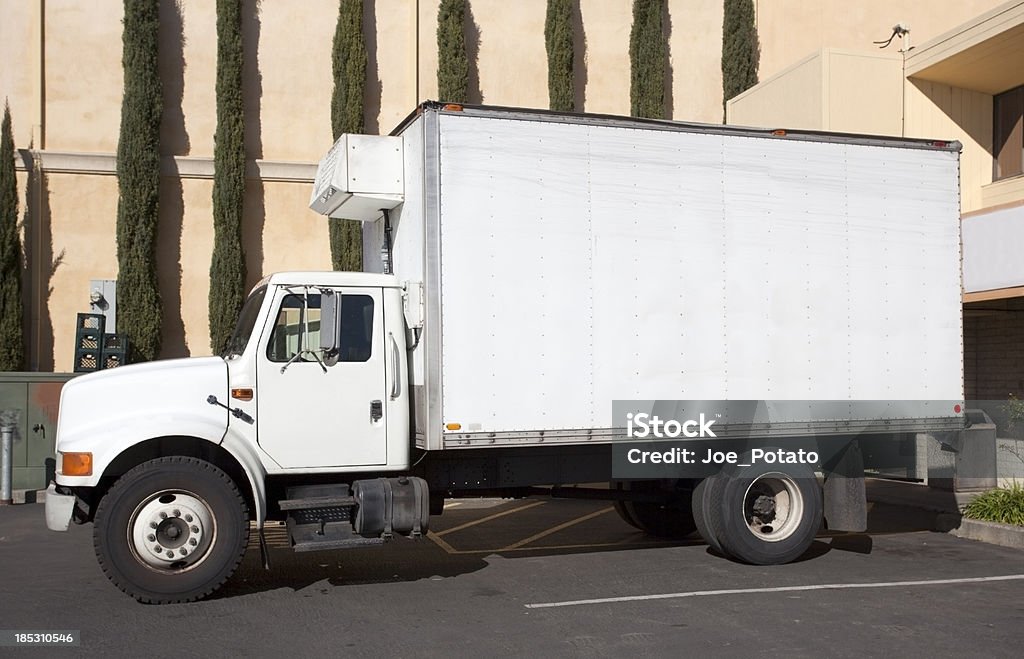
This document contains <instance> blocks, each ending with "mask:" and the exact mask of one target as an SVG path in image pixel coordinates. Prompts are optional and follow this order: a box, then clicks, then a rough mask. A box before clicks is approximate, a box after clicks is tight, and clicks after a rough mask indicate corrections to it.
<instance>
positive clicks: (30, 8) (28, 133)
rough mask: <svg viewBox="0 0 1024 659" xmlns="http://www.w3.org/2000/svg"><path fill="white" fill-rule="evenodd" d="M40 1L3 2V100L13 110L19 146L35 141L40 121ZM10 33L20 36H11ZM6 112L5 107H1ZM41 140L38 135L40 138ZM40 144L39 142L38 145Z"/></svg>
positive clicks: (0, 93) (0, 68) (0, 9)
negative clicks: (34, 133)
mask: <svg viewBox="0 0 1024 659" xmlns="http://www.w3.org/2000/svg"><path fill="white" fill-rule="evenodd" d="M39 2H40V0H30V1H25V2H10V1H7V2H3V3H2V4H0V12H2V13H0V25H2V27H0V31H2V32H0V34H2V35H3V38H0V62H3V65H2V66H0V102H6V103H7V104H8V105H9V106H10V109H11V119H12V121H11V124H12V127H13V129H14V141H15V144H16V145H17V146H22V147H24V146H28V145H29V143H31V142H32V140H33V133H32V127H33V126H36V125H38V124H39V123H40V121H41V120H40V117H39V109H40V106H41V103H40V102H39V88H38V85H39V79H40V78H39V65H40V45H39V20H38V14H39V11H40V7H39ZM7 35H17V38H8V36H7ZM0 111H2V109H0ZM36 141H37V143H38V137H37V138H36ZM37 145H38V144H37Z"/></svg>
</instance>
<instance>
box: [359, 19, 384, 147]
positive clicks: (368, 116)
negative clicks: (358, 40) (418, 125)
mask: <svg viewBox="0 0 1024 659" xmlns="http://www.w3.org/2000/svg"><path fill="white" fill-rule="evenodd" d="M363 35H365V39H366V89H365V90H364V92H363V128H364V130H365V132H366V133H367V134H369V135H377V134H378V133H380V106H381V102H382V98H381V97H382V96H383V93H384V85H383V83H382V82H381V80H380V64H379V62H378V57H377V3H375V2H368V3H365V4H364V9H363Z"/></svg>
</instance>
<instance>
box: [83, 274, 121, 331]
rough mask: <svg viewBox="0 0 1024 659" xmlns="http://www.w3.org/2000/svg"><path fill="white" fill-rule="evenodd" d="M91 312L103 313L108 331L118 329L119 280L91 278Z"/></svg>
mask: <svg viewBox="0 0 1024 659" xmlns="http://www.w3.org/2000/svg"><path fill="white" fill-rule="evenodd" d="M89 313H98V314H102V315H103V318H104V319H105V322H104V325H103V326H104V328H105V331H107V332H116V331H117V280H116V279H90V280H89Z"/></svg>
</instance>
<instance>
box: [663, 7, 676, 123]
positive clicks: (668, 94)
mask: <svg viewBox="0 0 1024 659" xmlns="http://www.w3.org/2000/svg"><path fill="white" fill-rule="evenodd" d="M661 34H662V39H664V40H665V62H664V64H665V81H664V86H665V104H664V105H665V116H664V117H663V118H664V119H671V118H672V116H673V114H674V113H675V96H674V95H673V90H672V52H671V44H672V15H671V13H669V10H668V3H665V4H663V5H662V10H661Z"/></svg>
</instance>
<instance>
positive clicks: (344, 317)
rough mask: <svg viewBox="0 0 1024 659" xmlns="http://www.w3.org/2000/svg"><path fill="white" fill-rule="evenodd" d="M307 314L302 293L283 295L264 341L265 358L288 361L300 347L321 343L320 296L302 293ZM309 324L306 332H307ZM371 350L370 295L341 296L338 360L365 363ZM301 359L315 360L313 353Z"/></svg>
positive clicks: (371, 306)
mask: <svg viewBox="0 0 1024 659" xmlns="http://www.w3.org/2000/svg"><path fill="white" fill-rule="evenodd" d="M305 297H306V299H307V300H308V305H307V306H306V307H305V309H306V310H308V313H307V314H305V315H304V313H303V311H304V305H303V296H302V295H286V296H285V297H284V299H283V300H282V301H281V306H280V308H279V309H278V311H277V320H276V321H275V322H274V329H273V330H271V333H270V340H269V341H268V342H267V358H268V359H269V360H270V361H272V362H287V361H289V360H291V359H292V358H294V357H295V355H296V354H298V353H299V352H300V351H302V350H315V349H316V346H318V345H320V295H319V294H311V295H307V296H305ZM307 327H308V332H309V333H308V334H306V331H307ZM372 350H373V298H372V297H370V296H369V295H343V296H342V298H341V341H340V345H339V354H338V361H339V362H365V361H367V360H369V359H370V355H371V354H372ZM300 361H309V362H312V361H316V359H315V358H314V357H313V355H312V354H309V355H303V356H302V357H301V358H300Z"/></svg>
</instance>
